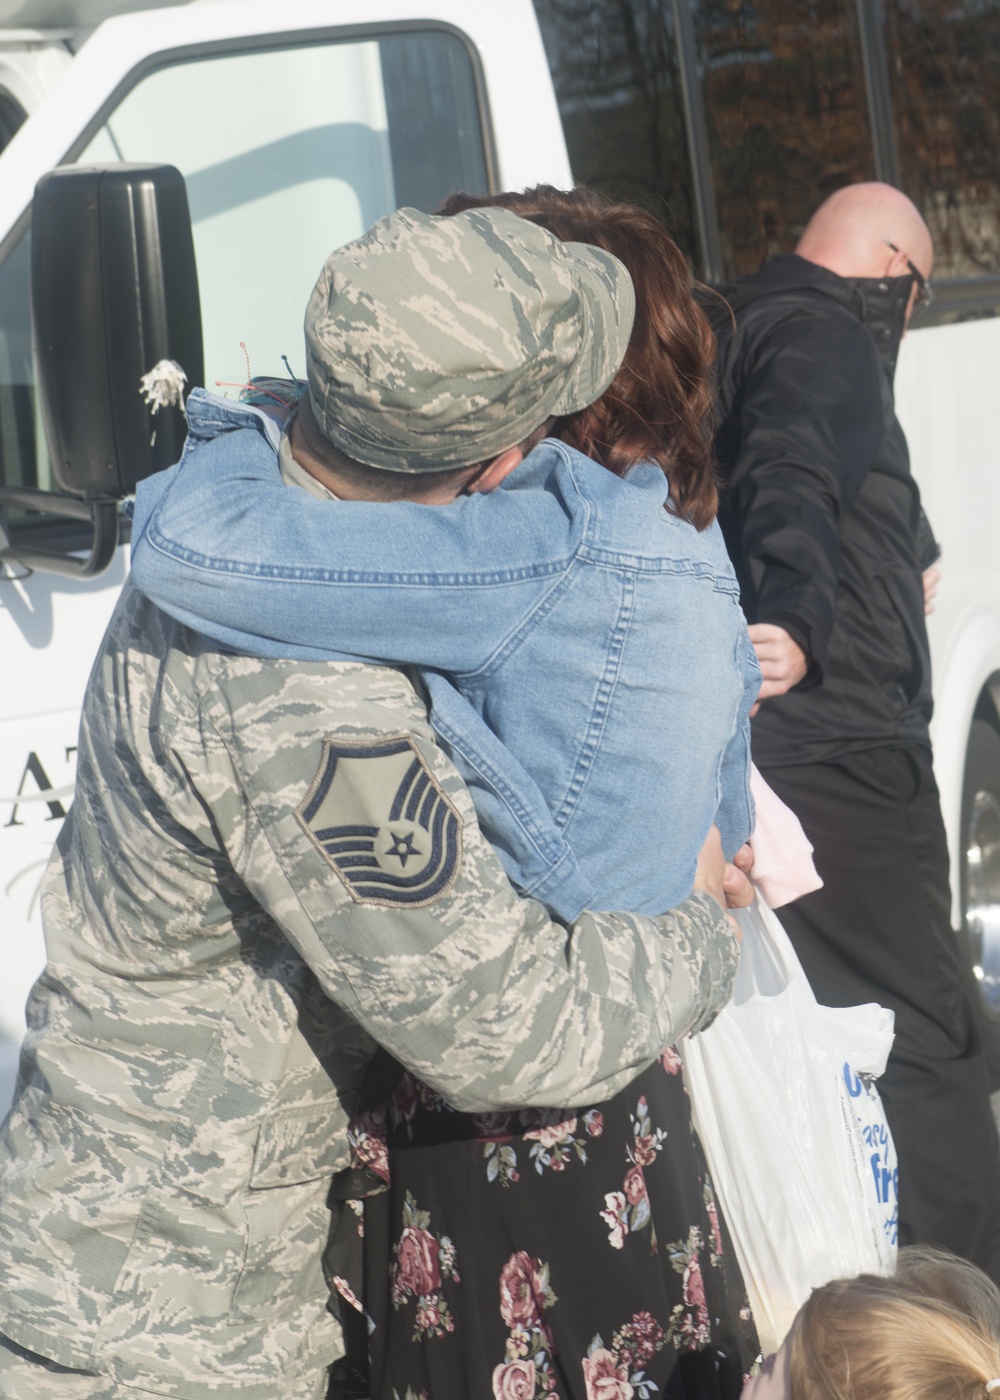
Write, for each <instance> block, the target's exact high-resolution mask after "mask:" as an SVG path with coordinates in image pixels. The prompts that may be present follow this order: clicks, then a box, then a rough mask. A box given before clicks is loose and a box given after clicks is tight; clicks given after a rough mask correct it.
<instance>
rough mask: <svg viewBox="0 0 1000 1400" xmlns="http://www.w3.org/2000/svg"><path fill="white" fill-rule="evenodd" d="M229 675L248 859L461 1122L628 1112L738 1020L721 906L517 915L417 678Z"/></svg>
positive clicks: (317, 954) (295, 924)
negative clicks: (587, 1106)
mask: <svg viewBox="0 0 1000 1400" xmlns="http://www.w3.org/2000/svg"><path fill="white" fill-rule="evenodd" d="M213 665H214V668H215V672H216V675H215V683H214V684H213V685H212V686H211V687H210V688H209V691H208V693H206V694H205V696H204V700H203V707H202V723H203V724H204V723H209V724H211V726H212V727H213V729H214V731H215V733H216V735H217V736H218V737H219V738H220V739H221V740H222V743H223V745H224V748H225V752H226V754H227V756H228V759H227V763H231V773H232V778H231V780H230V781H229V782H228V783H226V782H225V781H224V774H221V773H220V774H219V775H218V778H216V779H212V780H211V785H212V786H213V787H214V790H215V791H216V792H217V793H218V796H217V797H215V798H213V799H212V800H213V803H214V806H215V808H216V809H217V816H216V824H217V829H219V830H220V831H222V832H224V833H225V841H226V846H227V852H228V854H229V857H230V859H231V860H232V862H233V864H234V865H235V867H236V869H237V871H238V872H239V874H240V875H241V877H242V879H243V880H244V881H245V883H246V885H247V886H248V888H249V890H250V891H251V893H252V894H253V895H254V897H255V898H256V899H257V900H258V901H259V903H260V904H261V905H262V906H263V907H264V908H265V909H266V910H267V911H268V912H269V913H270V914H271V916H272V917H273V918H274V919H275V921H276V922H277V923H278V925H279V926H280V927H281V929H282V930H283V931H284V933H285V934H286V936H287V937H288V939H289V940H290V941H291V942H292V943H293V944H294V946H295V947H296V948H297V950H298V951H299V952H300V953H301V955H302V956H303V957H304V958H305V960H306V962H307V963H308V964H309V965H310V967H311V968H312V969H313V971H314V973H315V974H316V976H317V978H318V979H319V981H320V983H321V985H322V987H323V989H324V991H325V992H326V994H327V995H328V996H329V997H330V998H331V999H332V1000H333V1001H335V1002H337V1003H338V1004H339V1005H340V1006H342V1007H343V1008H344V1009H345V1010H347V1011H348V1012H349V1013H350V1014H351V1015H352V1016H353V1017H355V1018H356V1019H357V1021H358V1022H359V1023H360V1024H361V1025H363V1026H364V1028H365V1029H366V1030H367V1031H368V1032H369V1033H370V1034H371V1035H372V1036H373V1037H374V1038H375V1039H376V1040H377V1041H378V1042H379V1043H380V1044H382V1045H384V1046H385V1047H386V1049H388V1050H389V1051H391V1053H392V1054H394V1055H395V1056H396V1058H397V1059H399V1060H400V1061H401V1062H402V1063H403V1064H404V1065H406V1066H407V1067H408V1068H410V1069H412V1070H413V1071H414V1072H415V1073H417V1074H418V1075H420V1076H421V1077H422V1078H424V1079H425V1080H427V1081H428V1082H429V1083H430V1084H431V1085H433V1086H434V1088H436V1089H437V1090H439V1091H440V1092H441V1093H442V1094H444V1095H445V1097H446V1098H447V1099H448V1100H449V1101H450V1102H452V1103H453V1104H455V1105H456V1106H457V1107H459V1108H463V1109H487V1108H501V1107H510V1106H516V1105H525V1104H537V1105H551V1106H562V1105H567V1104H573V1103H582V1102H586V1101H588V1100H590V1101H593V1100H597V1099H601V1098H603V1097H607V1096H610V1095H611V1094H613V1093H615V1092H616V1091H617V1090H618V1089H619V1088H621V1087H623V1086H624V1085H625V1084H627V1083H628V1082H629V1081H630V1080H631V1079H632V1078H634V1076H635V1075H636V1074H637V1073H638V1072H639V1071H640V1070H641V1069H642V1068H644V1067H645V1066H646V1065H648V1064H649V1063H651V1061H652V1060H653V1059H654V1058H655V1057H656V1056H657V1055H658V1054H660V1053H661V1052H662V1051H663V1050H664V1049H665V1048H666V1046H667V1045H668V1044H670V1043H671V1042H672V1041H674V1040H676V1039H677V1038H678V1037H679V1036H681V1035H682V1034H684V1033H685V1032H687V1031H690V1030H693V1029H698V1028H699V1027H701V1026H702V1025H704V1024H706V1023H707V1021H708V1020H709V1019H710V1018H711V1017H712V1016H713V1015H714V1013H715V1011H716V1010H717V1009H718V1008H719V1006H720V1005H722V1004H723V1003H724V1002H725V1001H726V1000H727V999H728V996H729V994H730V991H731V986H732V979H733V977H734V975H735V967H736V958H737V952H736V944H735V939H734V936H733V931H732V929H731V927H730V925H729V922H728V920H727V919H726V918H725V916H724V914H723V913H722V911H721V910H720V908H719V906H718V905H717V904H716V903H715V901H714V900H712V899H711V898H710V897H709V896H707V895H695V896H693V897H692V898H690V899H689V900H687V901H686V902H685V903H684V904H683V905H681V906H680V907H679V908H678V909H677V910H674V911H673V912H672V913H669V914H666V915H664V916H663V917H662V918H658V919H650V918H645V917H642V916H640V915H630V914H612V913H585V914H583V915H582V916H581V917H580V918H579V919H578V920H577V921H576V923H575V924H573V925H572V926H571V927H564V926H563V925H561V924H559V923H556V922H554V921H553V920H552V919H550V918H549V916H548V914H547V912H546V910H545V909H544V907H543V906H542V905H540V904H538V903H537V902H535V901H532V900H526V899H521V898H519V897H518V896H517V894H516V893H515V891H514V890H513V889H512V888H511V886H510V885H509V883H508V881H507V879H506V877H505V875H504V873H503V869H502V867H501V865H500V863H499V861H498V859H497V857H496V856H495V854H494V852H493V851H492V849H491V848H490V846H489V845H488V844H487V842H486V841H485V840H484V838H483V837H482V835H481V833H480V831H479V828H478V825H477V823H476V818H475V812H474V809H473V806H472V800H471V798H470V796H469V793H468V791H467V789H466V788H465V786H464V784H463V783H462V780H461V778H460V777H459V775H458V773H457V772H456V770H455V769H454V768H453V767H452V765H451V764H450V763H449V761H448V760H447V758H446V756H445V755H444V753H443V751H442V750H441V749H440V748H439V747H438V746H437V744H436V742H435V740H434V736H433V733H432V731H431V730H430V727H429V726H428V724H427V722H426V715H425V711H424V708H423V705H422V702H420V701H419V699H418V697H417V695H416V693H415V691H414V690H413V689H412V687H411V685H410V683H409V682H408V680H407V678H406V677H405V676H404V675H403V674H402V673H401V672H399V671H394V670H389V669H387V668H375V667H367V666H360V665H352V664H351V663H343V664H339V665H333V664H331V665H319V664H313V665H308V664H307V665H301V664H300V665H298V666H296V665H293V664H291V663H280V662H279V663H266V662H260V661H252V660H250V659H249V658H233V659H228V658H225V657H222V656H219V655H218V654H216V656H215V658H214V661H213ZM206 790H208V789H207V788H206Z"/></svg>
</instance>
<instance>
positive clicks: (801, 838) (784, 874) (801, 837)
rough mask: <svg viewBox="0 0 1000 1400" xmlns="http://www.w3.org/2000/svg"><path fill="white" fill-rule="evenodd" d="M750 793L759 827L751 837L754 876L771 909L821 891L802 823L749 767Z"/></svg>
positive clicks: (756, 772)
mask: <svg viewBox="0 0 1000 1400" xmlns="http://www.w3.org/2000/svg"><path fill="white" fill-rule="evenodd" d="M750 791H751V793H752V794H753V800H754V806H755V807H756V809H757V824H756V826H755V827H754V830H753V835H752V836H751V837H750V849H751V850H752V851H753V870H752V871H751V874H752V876H753V881H754V884H755V885H756V886H757V888H758V890H759V891H760V893H761V894H762V895H763V897H764V899H765V900H766V901H767V903H768V904H769V905H770V906H771V908H772V909H780V908H781V906H782V905H783V904H790V903H791V902H792V900H793V899H799V898H800V897H801V896H802V895H804V894H809V893H810V892H811V891H812V890H818V889H820V888H821V887H822V884H823V881H822V880H821V879H820V878H819V875H818V874H817V872H816V867H815V865H814V864H813V858H812V850H813V848H812V845H811V844H810V842H809V839H808V837H807V836H806V834H805V832H804V831H803V830H802V823H801V822H800V821H799V819H798V817H797V816H796V815H795V813H794V812H793V811H792V809H791V808H790V807H786V805H785V804H784V802H782V800H781V798H780V797H779V796H778V794H777V793H776V792H774V791H772V789H771V788H769V787H768V785H767V783H765V781H764V779H763V778H762V777H761V775H760V774H759V773H758V771H757V768H756V766H755V765H754V764H751V765H750Z"/></svg>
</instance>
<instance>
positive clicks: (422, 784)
mask: <svg viewBox="0 0 1000 1400" xmlns="http://www.w3.org/2000/svg"><path fill="white" fill-rule="evenodd" d="M295 815H296V817H297V819H298V821H299V824H300V825H301V826H302V828H303V830H304V831H305V832H306V834H307V835H308V836H309V838H310V839H311V840H312V841H313V843H314V844H315V845H316V846H318V847H319V849H320V850H321V851H322V853H323V855H324V856H325V857H326V859H327V860H328V861H329V862H330V864H331V865H332V866H333V868H334V870H335V871H336V872H337V874H338V876H339V877H340V879H341V880H342V882H343V883H344V885H345V886H346V888H347V891H348V893H349V894H350V896H351V898H352V899H353V900H355V901H356V902H357V903H358V904H381V905H384V906H386V907H387V908H410V909H412V908H417V907H419V906H420V905H422V904H433V903H434V901H435V900H436V899H440V897H441V896H442V895H443V894H444V893H445V892H446V890H448V889H449V888H450V887H451V885H452V884H454V881H455V877H456V876H457V874H458V872H459V869H460V868H461V864H462V819H461V817H460V816H459V814H458V812H457V811H456V810H455V808H454V807H453V806H452V804H451V802H450V801H449V799H448V798H447V797H446V796H445V793H444V792H443V791H442V789H441V785H440V784H439V783H438V781H437V779H436V778H435V777H434V774H433V773H432V772H431V770H430V769H429V768H428V766H427V763H426V762H425V760H424V758H423V755H422V754H421V753H420V750H419V749H418V748H417V746H416V744H415V743H414V741H413V739H412V738H411V737H410V736H409V735H407V734H397V735H389V736H383V735H380V736H378V737H377V738H371V739H354V740H343V741H342V740H339V739H325V740H324V741H323V755H322V758H321V759H320V765H319V769H318V771H317V773H316V776H315V778H314V779H313V781H312V786H311V787H310V789H309V791H308V792H307V793H306V795H305V797H304V798H303V799H302V802H301V803H300V805H299V807H298V808H297V809H296V813H295Z"/></svg>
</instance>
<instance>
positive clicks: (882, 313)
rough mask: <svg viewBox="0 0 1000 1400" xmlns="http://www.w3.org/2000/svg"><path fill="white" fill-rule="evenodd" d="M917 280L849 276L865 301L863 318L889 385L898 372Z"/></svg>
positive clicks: (911, 277) (910, 278) (850, 281)
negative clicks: (897, 360) (907, 311)
mask: <svg viewBox="0 0 1000 1400" xmlns="http://www.w3.org/2000/svg"><path fill="white" fill-rule="evenodd" d="M915 280H916V279H915V278H914V277H913V275H912V274H911V273H909V272H908V273H906V275H905V276H903V277H845V278H844V281H845V282H847V283H848V284H849V285H850V286H852V287H853V288H854V290H855V292H856V293H857V294H858V298H859V300H860V302H861V319H862V321H864V323H865V325H866V326H867V327H868V329H869V330H870V331H871V333H872V337H873V339H874V341H875V348H876V349H877V350H878V354H879V359H880V360H881V361H882V364H883V365H884V366H885V371H886V373H887V374H888V376H889V382H890V383H891V382H892V378H893V376H894V374H895V373H896V359H897V357H898V355H899V345H900V342H901V341H902V339H903V332H904V331H905V330H906V308H907V306H908V305H909V302H910V293H911V292H912V291H913V284H914V281H915Z"/></svg>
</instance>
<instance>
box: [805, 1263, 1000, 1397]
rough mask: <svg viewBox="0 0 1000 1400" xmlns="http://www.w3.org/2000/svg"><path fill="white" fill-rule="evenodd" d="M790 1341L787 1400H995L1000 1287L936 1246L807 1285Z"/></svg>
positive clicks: (999, 1369) (999, 1378)
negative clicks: (884, 1267) (889, 1271)
mask: <svg viewBox="0 0 1000 1400" xmlns="http://www.w3.org/2000/svg"><path fill="white" fill-rule="evenodd" d="M788 1341H789V1351H790V1356H789V1361H790V1368H789V1373H790V1381H791V1393H792V1396H793V1400H987V1395H988V1393H990V1392H994V1393H995V1397H996V1400H1000V1290H998V1289H997V1287H996V1285H995V1284H994V1283H993V1282H992V1281H991V1280H990V1279H988V1278H987V1277H986V1275H985V1274H984V1273H982V1272H981V1271H980V1270H979V1269H977V1268H976V1267H975V1265H973V1264H969V1263H967V1262H966V1261H965V1260H964V1259H957V1258H955V1256H954V1255H951V1254H947V1253H945V1252H944V1251H943V1250H938V1249H931V1248H928V1247H927V1246H924V1245H913V1246H910V1247H908V1248H905V1249H901V1250H900V1252H899V1263H898V1266H897V1269H896V1272H895V1274H894V1275H893V1277H892V1278H879V1277H876V1276H875V1275H873V1274H862V1275H861V1276H860V1277H859V1278H852V1279H836V1280H835V1281H834V1282H832V1283H828V1284H825V1285H824V1286H823V1287H822V1288H817V1289H815V1290H814V1292H813V1294H812V1296H811V1297H810V1298H809V1300H808V1301H807V1302H806V1303H805V1304H804V1305H803V1307H802V1308H801V1309H800V1311H799V1314H798V1316H797V1317H796V1319H795V1324H794V1327H793V1330H792V1332H791V1334H790V1336H789V1339H788Z"/></svg>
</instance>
